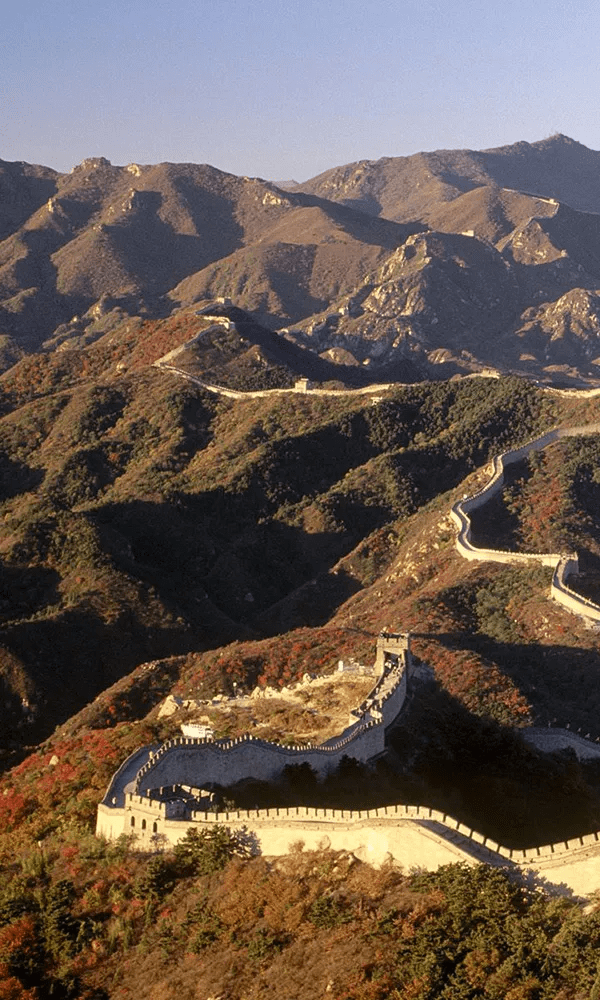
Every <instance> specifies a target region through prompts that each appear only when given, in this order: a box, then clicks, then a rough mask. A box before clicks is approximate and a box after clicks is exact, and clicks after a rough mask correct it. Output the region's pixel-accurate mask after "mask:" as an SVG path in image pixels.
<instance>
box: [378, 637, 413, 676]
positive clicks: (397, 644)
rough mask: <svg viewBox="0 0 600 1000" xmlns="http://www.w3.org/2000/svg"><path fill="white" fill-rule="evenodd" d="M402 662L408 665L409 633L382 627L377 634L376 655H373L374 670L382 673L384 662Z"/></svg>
mask: <svg viewBox="0 0 600 1000" xmlns="http://www.w3.org/2000/svg"><path fill="white" fill-rule="evenodd" d="M390 661H391V662H392V663H394V662H396V663H397V662H398V661H401V662H404V664H405V667H406V668H408V667H409V666H410V633H409V632H390V631H388V630H387V629H384V630H383V632H380V633H379V635H378V636H377V655H376V657H375V672H376V673H377V674H382V673H383V667H384V664H386V663H389V662H390Z"/></svg>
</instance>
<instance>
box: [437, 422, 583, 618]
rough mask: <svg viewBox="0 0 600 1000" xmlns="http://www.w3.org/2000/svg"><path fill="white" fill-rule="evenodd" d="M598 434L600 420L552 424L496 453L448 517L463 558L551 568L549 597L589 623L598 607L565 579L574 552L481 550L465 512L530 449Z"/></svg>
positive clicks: (574, 566) (498, 485)
mask: <svg viewBox="0 0 600 1000" xmlns="http://www.w3.org/2000/svg"><path fill="white" fill-rule="evenodd" d="M599 433H600V423H595V424H586V425H585V426H583V427H555V428H554V429H553V430H551V431H547V433H546V434H542V435H541V436H540V437H538V438H535V439H534V440H533V441H529V442H528V443H527V444H524V445H522V446H521V447H520V448H515V449H514V450H513V451H508V452H505V453H504V454H502V455H496V456H495V457H494V458H493V459H492V462H491V468H490V473H491V475H490V479H489V481H488V482H487V483H486V485H485V486H484V487H483V488H482V489H481V490H478V491H477V493H473V494H472V495H471V496H469V497H463V499H462V500H459V501H458V502H457V503H455V504H454V506H453V507H452V510H451V511H450V516H451V518H452V520H453V521H454V524H455V525H456V527H457V528H458V534H457V537H456V548H457V550H458V552H459V553H460V555H461V556H463V558H464V559H468V560H479V561H482V562H498V563H529V564H531V563H537V564H538V565H541V566H549V567H550V568H551V569H552V570H553V574H552V583H551V586H550V596H551V597H552V598H553V599H554V600H555V601H557V602H558V603H559V604H562V605H563V606H564V607H565V608H567V609H568V610H569V611H572V612H573V613H574V614H577V615H582V616H583V617H584V618H586V619H587V620H588V621H590V622H600V607H599V606H598V605H597V604H594V602H593V601H589V600H587V599H586V598H585V597H582V596H581V594H578V593H576V591H574V590H572V589H571V588H570V587H569V586H568V585H567V582H566V581H567V578H568V577H569V576H571V575H572V574H577V573H578V572H579V558H578V555H577V553H576V552H572V553H560V552H548V553H543V554H541V553H537V552H506V551H502V550H499V549H482V548H478V547H477V546H475V545H473V543H472V541H471V518H470V517H469V512H470V511H472V510H476V509H477V508H478V507H481V506H483V504H485V503H487V501H488V500H489V499H490V498H491V497H493V496H494V495H495V494H496V493H498V492H499V491H500V490H501V489H502V487H503V485H504V468H505V466H507V465H511V464H512V463H514V462H519V461H520V460H521V459H523V458H527V457H528V456H529V455H530V454H531V453H532V452H536V451H542V450H543V449H544V448H547V447H548V445H550V444H553V443H554V442H555V441H559V440H561V439H562V438H566V437H581V436H585V435H590V434H599Z"/></svg>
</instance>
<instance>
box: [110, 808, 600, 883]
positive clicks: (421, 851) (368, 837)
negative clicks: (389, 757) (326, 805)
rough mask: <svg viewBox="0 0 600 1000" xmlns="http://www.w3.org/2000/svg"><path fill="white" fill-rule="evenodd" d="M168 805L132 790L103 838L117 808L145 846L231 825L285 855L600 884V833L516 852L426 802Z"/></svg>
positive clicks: (269, 851) (123, 824)
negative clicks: (508, 871)
mask: <svg viewBox="0 0 600 1000" xmlns="http://www.w3.org/2000/svg"><path fill="white" fill-rule="evenodd" d="M170 805H172V804H170V803H164V802H155V801H152V800H149V799H147V798H145V797H143V796H136V795H133V794H128V795H127V797H126V804H125V808H124V809H119V810H114V809H110V808H108V807H107V806H104V805H102V806H100V808H99V810H98V828H97V832H98V834H100V835H103V836H106V837H108V838H113V837H114V836H115V831H116V829H117V826H116V825H115V820H116V816H115V813H120V814H121V815H120V828H119V830H118V832H119V833H122V832H124V831H125V832H129V833H132V834H134V835H135V837H136V838H137V844H138V845H139V848H140V849H141V850H157V849H160V848H161V847H163V846H165V845H166V844H171V845H173V844H176V843H177V842H178V841H179V840H181V839H182V837H184V836H185V833H186V832H187V830H188V829H189V828H190V827H193V828H196V829H199V830H206V829H210V828H212V827H214V826H215V825H217V824H226V825H227V826H228V827H230V828H231V829H232V830H237V831H242V830H244V831H246V832H247V833H249V834H250V835H251V836H252V839H253V840H254V844H255V850H256V853H258V854H263V855H267V856H277V855H282V854H287V853H288V852H289V850H290V847H291V846H292V845H293V844H295V843H298V841H302V842H303V843H304V846H305V847H306V848H307V849H308V850H315V849H317V848H320V847H331V848H333V849H334V850H348V851H351V852H352V853H353V854H355V855H356V856H357V857H359V858H360V859H361V860H363V861H368V862H369V863H370V864H374V865H376V866H377V865H381V864H384V863H385V862H386V861H388V860H392V861H394V862H395V863H397V864H399V865H402V866H403V867H404V868H405V869H410V868H412V867H423V868H426V869H428V870H430V871H433V870H435V869H436V868H438V867H439V866H440V865H443V864H448V863H450V862H453V861H465V862H467V863H469V864H476V863H478V862H485V863H486V864H492V865H496V866H508V867H509V868H518V869H520V870H521V871H524V872H526V871H531V872H533V873H534V874H537V875H538V876H540V877H541V878H543V879H545V880H547V881H548V883H549V884H550V885H555V886H557V887H558V888H560V889H562V891H566V892H569V891H572V892H573V893H575V894H576V895H577V896H581V897H587V896H589V895H590V894H591V893H592V892H594V891H596V890H598V889H600V833H598V832H595V833H590V834H588V835H586V836H583V837H575V838H573V839H572V840H567V841H561V842H559V843H555V844H544V845H542V846H539V847H531V848H528V849H524V850H512V849H510V848H507V847H503V846H502V845H501V844H498V843H497V842H496V841H494V840H491V839H490V838H488V837H484V836H483V835H482V834H480V833H478V832H477V831H476V830H472V829H470V827H468V826H465V825H464V824H462V823H460V822H459V821H458V820H456V819H455V818H454V817H452V816H450V815H449V814H447V813H442V812H438V811H437V810H435V809H429V808H427V807H424V806H407V805H395V806H383V807H381V808H379V809H369V810H361V811H352V810H341V809H316V808H309V807H303V806H298V807H296V808H277V809H257V810H248V811H236V812H222V813H209V812H192V813H191V815H190V816H189V818H188V819H186V821H185V822H182V821H181V819H177V818H172V817H171V816H170V815H169V806H170ZM144 824H145V825H144Z"/></svg>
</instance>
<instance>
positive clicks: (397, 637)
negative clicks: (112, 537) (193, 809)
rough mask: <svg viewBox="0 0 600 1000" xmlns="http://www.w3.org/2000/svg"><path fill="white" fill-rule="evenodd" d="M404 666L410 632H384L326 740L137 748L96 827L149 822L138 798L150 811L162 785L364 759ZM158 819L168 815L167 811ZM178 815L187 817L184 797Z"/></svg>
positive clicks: (328, 767)
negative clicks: (365, 682) (364, 682)
mask: <svg viewBox="0 0 600 1000" xmlns="http://www.w3.org/2000/svg"><path fill="white" fill-rule="evenodd" d="M410 667H411V657H410V642H409V636H408V635H407V634H404V633H393V632H382V633H381V634H380V635H379V637H378V639H377V658H376V670H375V672H376V674H377V675H378V676H377V679H376V681H375V684H374V686H373V688H372V689H371V691H370V693H369V694H368V696H367V697H366V698H365V699H364V701H363V702H362V704H361V705H359V706H358V708H357V709H355V710H354V712H353V713H351V721H350V724H349V725H348V726H347V728H346V729H344V730H343V732H341V733H339V734H338V735H337V736H335V737H333V738H332V739H330V740H327V741H326V742H325V743H321V744H318V745H315V744H302V745H300V744H295V745H294V744H292V745H282V744H280V743H273V742H270V741H268V740H263V739H260V738H257V737H254V736H252V735H251V734H249V733H245V734H244V735H243V736H238V737H234V738H232V739H224V740H213V739H210V738H197V737H191V736H181V737H177V738H174V739H170V740H166V742H165V743H163V744H162V745H160V746H151V747H143V748H141V749H139V750H137V751H136V752H135V753H134V754H132V755H131V757H129V758H128V759H127V760H126V761H125V762H124V763H123V764H122V765H121V767H120V768H119V770H118V771H117V772H116V773H115V775H114V776H113V779H112V781H111V783H110V785H109V787H108V789H107V791H106V794H105V796H104V798H103V800H102V804H101V807H100V808H99V813H98V832H99V833H102V834H103V835H105V836H109V837H111V838H112V837H114V836H119V835H120V834H121V833H123V832H130V830H131V819H132V817H133V819H134V822H135V815H136V814H137V813H140V815H139V816H138V820H139V822H138V825H137V827H136V829H139V828H140V824H141V822H142V821H144V823H147V820H148V816H147V815H144V816H142V815H141V812H140V810H142V811H144V810H143V808H142V803H150V802H152V803H153V805H152V810H154V811H155V810H156V806H157V803H161V802H162V800H163V794H162V793H163V790H164V789H165V788H170V789H173V788H176V787H182V786H185V787H188V788H192V787H195V788H205V787H207V786H208V787H210V786H211V785H215V784H217V785H231V784H235V783H236V782H237V781H241V780H243V779H244V778H257V779H260V780H262V781H270V780H275V779H277V778H278V777H279V776H280V775H281V773H282V772H283V770H284V768H285V767H287V766H290V765H292V766H293V765H296V766H297V765H302V764H308V765H309V766H310V767H311V768H312V769H313V770H314V771H315V772H316V773H317V774H318V775H320V776H324V775H326V774H328V773H329V772H330V771H332V770H334V769H335V768H336V767H337V766H338V764H339V763H340V761H341V760H342V758H343V757H345V756H348V757H353V758H354V759H356V760H359V761H363V762H366V761H369V760H373V759H374V758H375V757H377V756H378V755H379V754H381V753H383V751H384V749H385V734H386V729H387V728H388V727H389V726H390V725H391V724H392V723H393V722H394V720H395V719H396V717H397V716H398V714H399V712H400V711H401V709H402V706H403V704H404V701H405V699H406V695H407V689H408V677H409V673H410ZM132 796H133V798H132ZM171 799H172V800H173V801H175V799H177V796H176V795H174V794H173V795H172V796H171ZM144 809H145V806H144ZM125 812H126V813H127V816H125ZM159 812H160V810H159ZM117 813H118V814H120V820H119V819H117V818H116V817H117ZM107 815H108V816H110V818H109V819H107V818H106V816H107ZM160 816H162V813H161V814H160ZM160 816H158V817H155V818H154V819H153V820H152V825H151V827H147V826H144V831H145V830H146V829H154V826H155V825H156V824H157V823H158V822H159V819H160ZM162 818H163V819H165V821H166V819H167V818H173V817H166V816H162ZM180 818H182V819H183V818H186V819H189V818H190V806H189V800H188V804H186V806H185V808H183V811H182V813H181V817H180ZM154 832H156V831H154Z"/></svg>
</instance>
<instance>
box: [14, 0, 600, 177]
mask: <svg viewBox="0 0 600 1000" xmlns="http://www.w3.org/2000/svg"><path fill="white" fill-rule="evenodd" d="M599 29H600V8H598V7H597V6H596V5H595V4H593V3H592V2H591V0H573V2H571V3H566V4H565V3H564V0H561V2H558V0H547V2H546V3H544V4H541V3H539V2H533V0H519V2H517V0H505V2H504V3H503V4H501V5H499V4H492V3H491V2H489V0H479V2H477V0H476V2H473V0H455V2H453V3H450V2H448V0H445V2H444V0H403V2H402V4H398V3H396V2H394V0H371V2H370V3H366V4H365V3H364V2H359V0H344V2H342V0H329V2H328V3H325V4H324V3H322V2H316V0H302V2H300V0H287V2H285V3H283V2H281V0H255V2H252V3H251V2H250V0H220V2H219V3H218V4H216V3H214V2H212V3H209V2H207V0H166V2H158V0H150V2H149V3H147V4H142V3H141V2H140V0H126V2H125V3H123V2H122V0H119V2H117V0H105V2H104V3H102V4H101V5H84V4H81V3H79V2H77V3H76V2H75V0H57V2H56V3H55V4H52V5H51V6H50V5H47V4H45V3H42V2H41V0H29V2H25V3H23V4H20V5H17V4H14V5H10V6H9V7H8V8H7V10H6V11H5V13H4V18H3V40H4V46H3V55H2V66H1V69H0V86H1V94H2V107H3V110H4V114H3V119H4V121H3V126H2V143H1V146H0V157H1V158H2V159H5V160H25V161H28V162H33V163H42V164H45V165H47V166H51V167H54V168H55V169H58V170H61V171H68V170H70V169H71V168H72V167H73V166H74V165H75V164H76V163H79V162H80V161H81V160H82V159H83V158H84V157H87V156H106V157H108V158H109V159H110V160H112V162H113V163H119V164H125V163H129V162H132V161H133V162H140V163H155V162H159V161H164V160H170V161H173V162H181V161H192V162H197V163H198V162H204V163H210V164H212V165H214V166H216V167H218V168H220V169H222V170H227V171H230V172H232V173H236V174H247V175H250V176H262V177H267V178H270V179H274V180H284V179H290V178H292V177H293V178H295V179H296V180H304V179H306V178H308V177H310V176H313V175H315V174H317V173H319V172H320V171H323V170H326V169H328V168H329V167H333V166H336V165H339V164H342V163H345V162H348V161H352V160H356V159H366V158H368V159H377V158H379V157H381V156H401V155H409V154H411V153H415V152H418V151H419V150H426V149H440V148H471V149H481V148H486V147H492V146H498V145H504V144H509V143H513V142H517V141H518V140H520V139H526V140H527V141H529V142H534V141H536V140H539V139H542V138H544V137H545V136H547V135H550V134H552V133H555V132H563V133H564V134H566V135H569V136H570V137H572V138H574V139H576V140H578V141H579V142H582V143H584V144H585V145H587V146H589V147H591V148H593V149H598V148H599V147H600V122H599V120H598V115H597V111H596V106H595V105H596V100H595V98H594V94H595V93H597V92H598V89H599V85H600V67H599V64H598V60H597V37H598V34H599Z"/></svg>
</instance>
